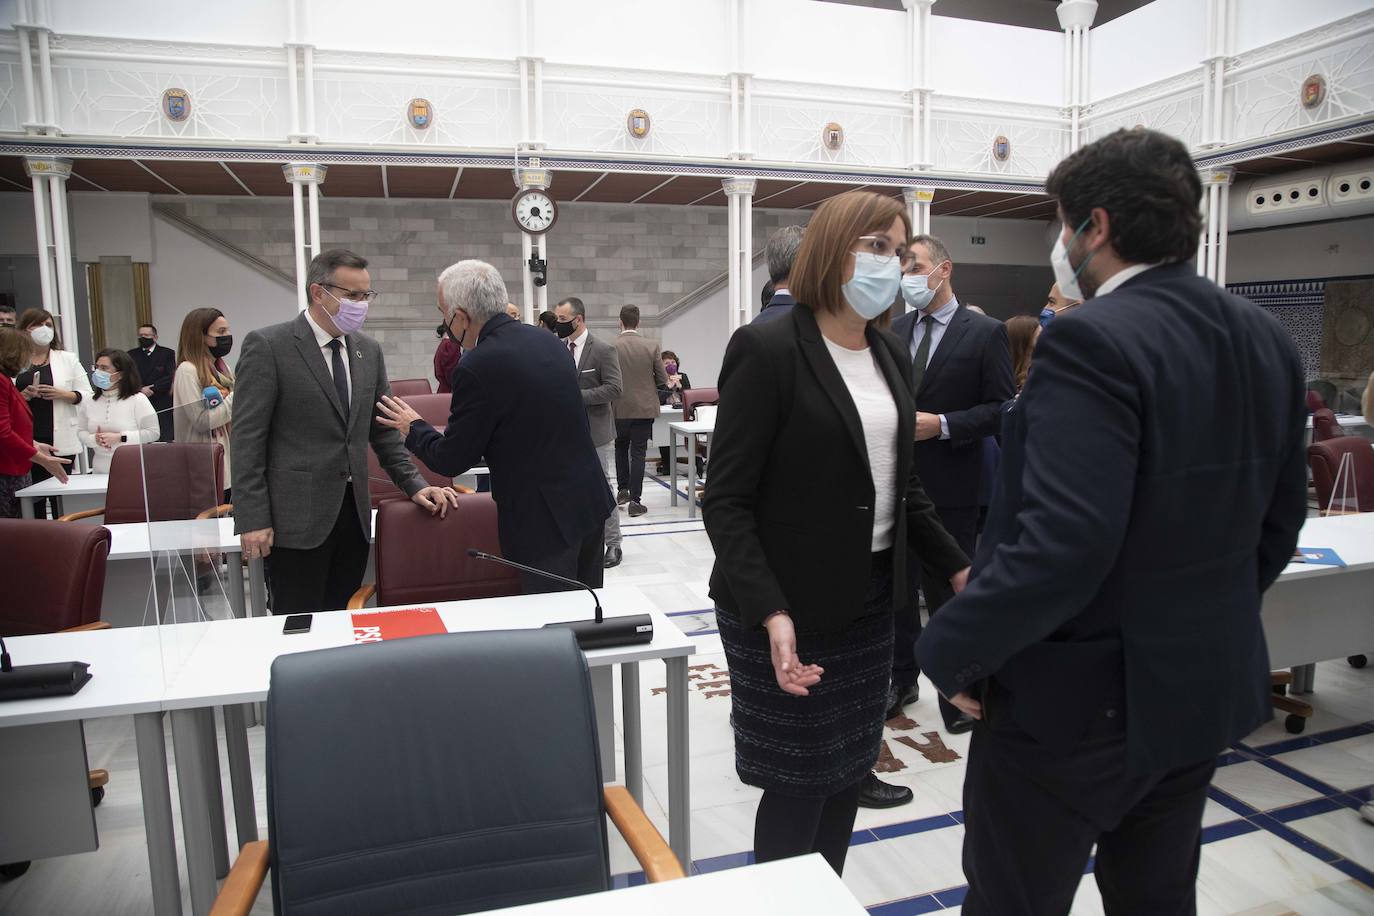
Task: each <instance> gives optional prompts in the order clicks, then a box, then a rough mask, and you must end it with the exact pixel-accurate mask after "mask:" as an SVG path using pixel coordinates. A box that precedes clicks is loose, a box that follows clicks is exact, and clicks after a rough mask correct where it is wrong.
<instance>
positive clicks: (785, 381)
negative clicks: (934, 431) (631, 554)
mask: <svg viewBox="0 0 1374 916" xmlns="http://www.w3.org/2000/svg"><path fill="white" fill-rule="evenodd" d="M910 235H911V225H910V223H909V221H908V217H907V215H906V211H905V210H904V209H903V207H902V205H901V203H900V202H899V201H897V200H894V199H892V198H890V197H884V196H881V195H878V194H873V193H871V192H867V191H851V192H849V193H847V194H841V195H840V196H838V197H834V198H831V199H830V200H828V201H826V202H825V203H823V204H821V206H820V208H819V209H818V210H817V211H816V215H815V216H814V217H813V218H812V220H811V222H810V224H809V225H808V226H807V229H806V235H805V237H804V238H803V240H802V243H801V249H800V250H799V251H798V253H797V259H796V262H795V263H794V265H793V267H792V271H791V274H790V276H789V280H790V289H791V292H792V295H793V296H794V297H796V300H797V306H796V307H795V308H793V309H792V311H791V313H790V314H789V315H786V316H784V317H782V318H780V319H777V320H775V321H772V322H764V323H761V324H750V325H745V326H744V327H742V328H740V329H739V330H738V331H736V332H735V333H734V335H733V336H732V337H731V338H730V343H729V345H728V347H727V348H726V351H725V360H724V364H723V366H722V368H721V373H720V385H719V387H720V409H719V412H718V413H717V414H716V429H715V434H714V435H713V436H712V439H711V485H710V486H709V487H708V488H707V489H706V498H705V503H704V508H703V510H702V514H703V517H704V519H705V522H706V532H707V534H708V535H709V536H710V538H711V545H712V547H713V548H714V549H715V555H716V564H715V568H714V569H713V570H712V573H711V597H712V599H713V600H714V601H715V604H716V619H717V621H718V622H719V628H720V636H721V642H722V643H723V645H724V648H725V658H726V662H727V664H728V665H729V668H730V681H731V690H732V695H731V703H732V704H733V705H732V712H731V724H732V726H733V728H734V734H735V769H736V771H737V772H738V773H739V777H740V779H741V781H743V782H744V783H746V784H748V785H751V786H756V787H758V788H760V789H763V798H762V799H761V801H760V802H759V809H758V814H757V816H756V818H755V823H754V856H755V858H756V859H757V860H758V861H760V862H766V861H770V860H774V859H781V858H786V857H789V856H796V855H804V854H806V853H810V852H819V853H820V854H821V855H823V856H824V857H825V859H826V861H827V862H829V863H830V865H831V867H832V868H834V869H835V871H836V872H839V871H840V870H841V869H842V868H843V866H844V860H845V854H846V852H847V851H848V848H849V838H850V832H851V831H852V829H853V826H854V816H855V813H856V812H857V809H858V802H859V796H860V792H861V789H862V787H863V784H864V781H865V779H866V778H867V777H868V776H869V772H870V769H871V768H872V767H873V765H874V764H875V763H876V762H877V759H878V752H879V747H880V744H881V740H882V731H883V714H884V712H885V711H886V710H887V705H888V685H889V683H890V681H891V677H892V646H893V620H894V617H893V610H894V608H893V601H894V598H895V599H896V600H904V596H907V595H908V594H910V589H908V587H907V584H906V582H907V579H906V577H907V576H908V575H909V574H910V575H914V574H915V570H910V571H908V570H907V569H906V557H907V545H908V541H909V542H910V543H911V545H912V546H913V547H914V548H915V550H916V551H917V553H919V554H920V556H921V558H922V560H923V561H924V562H925V563H926V564H928V565H929V567H930V568H931V570H933V571H934V572H935V573H936V574H938V575H940V576H943V577H945V578H948V579H949V581H950V584H951V586H952V587H953V588H954V590H955V591H956V592H957V591H959V590H961V589H962V588H963V586H964V583H965V582H966V581H967V578H968V565H969V561H968V558H967V557H965V556H964V554H963V552H962V551H961V550H960V549H959V546H958V544H957V543H955V541H954V539H953V538H952V537H950V535H949V534H948V533H947V532H946V531H945V529H944V528H943V527H942V526H941V525H940V520H939V517H938V516H937V515H936V514H935V508H934V506H933V505H932V504H931V501H930V499H929V498H927V496H926V494H925V492H924V491H923V490H922V489H921V482H920V480H919V479H918V478H917V476H916V474H915V471H914V469H913V463H912V456H913V452H914V442H915V428H914V426H915V421H916V407H915V404H914V403H913V401H912V395H911V381H910V379H911V357H910V355H909V354H908V353H907V349H906V347H905V345H903V343H902V342H901V341H900V340H898V339H897V338H896V337H895V336H894V335H892V334H890V333H888V332H887V331H884V330H881V329H880V328H879V327H877V326H876V324H877V321H878V320H879V319H880V318H881V317H882V316H884V315H886V313H887V311H888V309H889V308H890V307H891V306H892V303H893V302H894V301H895V300H896V298H897V293H898V290H899V287H900V283H901V275H902V265H903V264H904V263H906V262H908V260H909V258H910V257H911V255H910V254H908V253H907V251H906V242H907V239H908V238H909V237H910ZM803 451H805V452H806V454H807V460H806V461H804V462H799V461H797V458H796V456H797V454H798V453H800V452H803ZM816 467H824V468H826V469H827V472H828V474H827V476H828V482H827V485H826V486H824V487H820V488H817V487H816V486H814V476H813V469H814V468H816ZM798 493H805V494H806V497H805V498H804V499H798V498H797V494H798Z"/></svg>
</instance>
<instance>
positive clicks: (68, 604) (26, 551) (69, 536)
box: [0, 453, 117, 636]
mask: <svg viewBox="0 0 1374 916" xmlns="http://www.w3.org/2000/svg"><path fill="white" fill-rule="evenodd" d="M116 454H117V453H116ZM109 554H110V532H109V530H108V529H107V528H104V527H103V526H101V525H54V524H53V523H52V522H50V521H47V520H46V519H38V520H34V519H0V582H4V583H5V600H4V601H0V636H30V635H33V634H35V633H56V632H57V631H59V630H70V629H72V628H74V627H81V628H83V629H94V627H92V624H98V623H99V622H100V601H101V598H102V597H103V596H104V594H105V560H106V558H107V557H108V556H109ZM105 626H108V624H105Z"/></svg>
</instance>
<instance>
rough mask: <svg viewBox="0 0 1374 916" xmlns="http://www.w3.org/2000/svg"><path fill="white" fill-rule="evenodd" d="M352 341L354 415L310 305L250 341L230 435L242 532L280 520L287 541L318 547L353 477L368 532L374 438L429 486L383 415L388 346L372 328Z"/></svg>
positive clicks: (413, 488) (396, 468)
mask: <svg viewBox="0 0 1374 916" xmlns="http://www.w3.org/2000/svg"><path fill="white" fill-rule="evenodd" d="M344 342H345V345H346V346H345V348H346V349H347V351H348V371H349V375H350V376H351V378H352V388H351V390H350V392H349V401H350V405H349V406H350V409H349V412H348V416H347V417H345V416H344V415H343V406H342V405H341V404H340V403H339V395H338V393H337V392H336V391H335V390H334V380H333V377H332V376H331V375H330V374H329V369H328V368H327V367H326V366H325V362H324V354H323V353H321V352H320V347H319V345H318V344H317V343H316V341H315V332H314V331H313V330H312V329H311V327H310V324H309V323H308V322H307V321H306V320H305V313H303V312H302V313H301V314H299V315H297V316H296V317H295V319H293V320H291V321H286V322H282V323H281V324H274V325H272V326H270V327H266V328H262V329H261V330H257V331H253V332H251V333H249V335H248V336H247V337H246V338H245V339H244V341H243V353H242V355H240V356H239V361H238V365H237V367H236V369H237V372H236V373H235V375H236V378H237V381H236V387H235V389H234V426H233V431H232V432H231V434H230V442H231V444H232V451H233V453H234V465H233V485H234V493H233V500H234V531H235V533H238V534H242V533H243V532H245V531H257V530H259V529H261V528H271V529H273V532H274V538H273V539H274V543H275V544H276V545H277V546H279V547H287V548H291V549H296V550H309V549H311V548H314V547H318V546H319V545H320V544H321V543H323V542H324V539H325V538H326V537H327V536H328V535H329V532H330V531H331V530H333V528H334V522H335V521H336V520H337V519H338V517H339V504H340V503H341V502H342V501H343V497H344V488H345V486H346V485H347V483H348V480H349V478H350V477H351V478H352V480H353V501H354V503H356V505H357V509H358V518H359V520H360V521H361V523H362V526H363V530H364V531H367V530H369V528H370V516H371V511H370V509H371V505H370V501H369V497H368V489H367V447H368V445H369V444H371V446H372V448H373V450H374V451H375V452H376V453H377V459H378V461H379V462H380V464H381V466H382V467H383V468H384V469H385V470H386V472H387V475H388V476H389V477H391V479H392V481H393V482H394V483H395V484H396V486H397V487H399V488H400V489H401V490H404V491H405V493H406V495H408V496H413V495H414V494H415V493H417V492H418V491H420V490H421V489H423V488H424V486H425V480H424V478H423V477H421V476H420V472H419V471H418V470H416V468H415V466H414V465H413V464H411V463H410V458H409V455H408V453H407V452H406V448H405V443H404V442H403V441H402V440H401V436H400V434H399V433H397V432H396V431H395V430H393V429H388V428H387V427H385V426H381V425H380V424H378V423H377V422H376V421H375V420H374V417H375V416H376V414H377V410H376V403H377V401H378V400H380V399H381V397H382V395H384V394H390V393H391V386H390V385H389V384H388V383H387V380H386V362H385V360H383V359H382V348H381V347H380V346H378V344H377V341H375V340H373V339H372V338H371V337H368V336H366V335H364V334H350V335H348V336H347V337H345V338H344Z"/></svg>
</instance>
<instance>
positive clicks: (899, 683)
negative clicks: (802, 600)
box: [892, 506, 978, 728]
mask: <svg viewBox="0 0 1374 916" xmlns="http://www.w3.org/2000/svg"><path fill="white" fill-rule="evenodd" d="M935 511H936V512H937V513H938V514H939V516H940V521H941V523H942V524H944V526H945V530H946V531H948V532H949V533H950V536H952V537H953V538H954V540H955V541H957V542H958V544H959V549H960V550H962V551H963V552H964V553H965V554H966V555H967V556H968V557H969V558H970V559H972V557H973V549H974V545H975V544H976V543H977V540H978V508H977V507H976V506H969V507H967V508H958V509H950V508H944V509H941V508H937V509H936V510H935ZM906 568H907V570H908V573H907V585H908V587H909V588H910V589H911V607H910V609H903V608H899V609H898V610H897V618H896V634H895V641H894V643H893V648H892V684H893V686H895V687H896V688H897V689H898V690H904V689H905V688H907V687H910V686H912V685H913V684H915V683H916V678H917V677H918V676H919V675H920V673H921V669H920V667H918V666H917V664H916V640H917V639H919V638H920V637H921V605H920V600H919V598H918V596H917V593H916V589H917V587H918V586H919V587H920V589H921V590H922V591H924V592H925V596H926V610H927V611H929V612H930V615H931V616H932V617H933V616H935V612H936V611H938V610H939V609H940V607H941V605H943V604H944V603H945V602H946V601H948V600H949V599H950V598H953V597H954V590H953V589H951V588H950V585H949V579H947V578H944V577H942V576H940V575H939V574H938V573H933V572H931V571H930V570H928V569H926V568H925V567H924V566H923V565H921V560H920V557H918V556H917V555H916V553H915V551H909V552H908V553H907V567H906ZM918 569H919V570H920V575H916V570H918ZM940 716H941V717H942V718H943V719H944V720H945V727H946V728H948V727H949V724H950V723H951V722H953V721H954V720H955V719H956V718H958V716H959V710H958V709H957V708H955V706H954V704H952V703H950V702H949V701H948V700H946V699H944V698H943V697H941V698H940Z"/></svg>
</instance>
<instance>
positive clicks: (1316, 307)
mask: <svg viewBox="0 0 1374 916" xmlns="http://www.w3.org/2000/svg"><path fill="white" fill-rule="evenodd" d="M1226 289H1227V290H1229V291H1230V292H1233V293H1235V294H1236V295H1237V296H1244V297H1245V298H1246V299H1249V300H1250V301H1251V302H1253V303H1255V304H1256V305H1258V306H1260V307H1261V308H1263V309H1264V310H1265V311H1267V312H1269V314H1271V315H1273V316H1274V317H1275V318H1277V319H1278V320H1279V323H1280V324H1282V325H1283V327H1284V330H1286V331H1287V332H1288V336H1289V337H1292V338H1293V343H1294V344H1296V345H1297V347H1298V354H1299V355H1300V356H1301V357H1302V371H1303V375H1304V377H1306V378H1309V379H1312V378H1317V377H1319V376H1320V375H1321V368H1322V367H1321V360H1322V320H1323V318H1324V316H1325V303H1326V281H1325V280H1280V281H1275V282H1272V283H1237V284H1231V285H1228V286H1227V287H1226Z"/></svg>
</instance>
